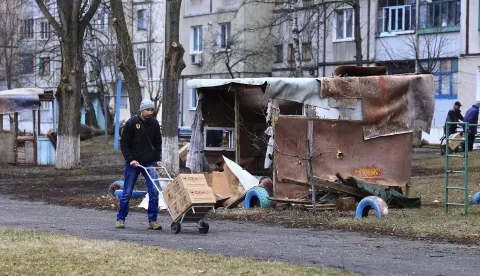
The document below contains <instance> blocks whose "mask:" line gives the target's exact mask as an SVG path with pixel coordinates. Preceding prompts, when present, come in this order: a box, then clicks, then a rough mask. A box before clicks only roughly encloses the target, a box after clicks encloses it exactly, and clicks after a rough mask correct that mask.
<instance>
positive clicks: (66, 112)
mask: <svg viewBox="0 0 480 276" xmlns="http://www.w3.org/2000/svg"><path fill="white" fill-rule="evenodd" d="M35 2H36V3H37V5H38V7H39V8H40V10H41V12H42V13H43V15H44V16H45V17H46V18H47V20H48V21H49V22H50V24H51V26H52V27H53V30H54V32H55V34H56V35H57V36H58V38H59V42H60V48H61V55H62V69H61V81H60V83H59V84H58V88H57V93H56V98H57V102H58V107H59V122H58V140H57V158H56V168H58V169H71V168H74V167H77V166H78V164H79V162H80V133H79V129H80V117H79V116H80V114H81V112H80V108H81V101H80V98H81V89H82V80H83V74H84V67H85V59H84V58H83V46H84V45H83V44H84V37H85V30H86V28H87V25H88V23H89V22H90V20H91V19H92V17H93V15H94V14H95V12H96V10H97V8H98V6H99V5H100V0H91V1H86V0H85V1H82V0H57V8H58V14H59V18H58V19H56V18H54V17H53V16H52V14H51V13H50V11H49V10H48V8H47V7H46V6H45V1H44V0H35Z"/></svg>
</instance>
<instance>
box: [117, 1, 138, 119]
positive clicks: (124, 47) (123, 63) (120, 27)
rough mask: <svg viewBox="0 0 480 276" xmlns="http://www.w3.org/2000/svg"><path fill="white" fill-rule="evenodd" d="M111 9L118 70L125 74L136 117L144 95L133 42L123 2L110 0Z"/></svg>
mask: <svg viewBox="0 0 480 276" xmlns="http://www.w3.org/2000/svg"><path fill="white" fill-rule="evenodd" d="M110 7H111V9H112V17H113V26H114V28H115V33H116V35H117V41H118V51H117V59H118V60H119V64H118V68H119V69H120V71H121V72H122V73H123V77H124V78H125V83H126V84H127V86H128V99H129V102H130V115H131V116H134V115H135V114H137V112H138V109H139V108H140V102H141V101H142V93H141V88H140V81H139V78H138V73H137V64H136V62H135V58H134V55H133V47H132V41H131V39H130V34H129V33H128V28H127V22H126V21H125V14H124V8H123V4H122V0H110Z"/></svg>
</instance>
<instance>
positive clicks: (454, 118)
mask: <svg viewBox="0 0 480 276" xmlns="http://www.w3.org/2000/svg"><path fill="white" fill-rule="evenodd" d="M461 106H462V104H460V102H455V104H454V105H453V109H450V110H449V111H448V114H447V119H446V120H445V126H444V127H443V132H444V134H445V135H446V134H447V133H446V126H447V123H449V122H450V123H453V122H458V121H463V116H462V113H461V111H460V107H461ZM457 127H458V125H456V124H451V125H449V126H448V134H453V133H455V132H457Z"/></svg>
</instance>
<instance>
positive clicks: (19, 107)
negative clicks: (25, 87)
mask: <svg viewBox="0 0 480 276" xmlns="http://www.w3.org/2000/svg"><path fill="white" fill-rule="evenodd" d="M39 107H40V99H39V98H38V95H21V96H11V95H9V96H0V113H9V112H21V111H26V110H37V109H39Z"/></svg>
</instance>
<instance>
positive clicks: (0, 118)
mask: <svg viewBox="0 0 480 276" xmlns="http://www.w3.org/2000/svg"><path fill="white" fill-rule="evenodd" d="M2 131H3V114H0V132H2Z"/></svg>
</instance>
